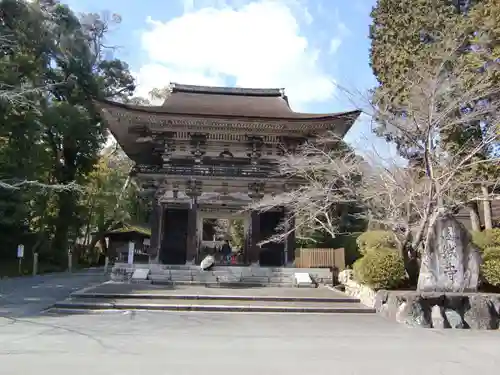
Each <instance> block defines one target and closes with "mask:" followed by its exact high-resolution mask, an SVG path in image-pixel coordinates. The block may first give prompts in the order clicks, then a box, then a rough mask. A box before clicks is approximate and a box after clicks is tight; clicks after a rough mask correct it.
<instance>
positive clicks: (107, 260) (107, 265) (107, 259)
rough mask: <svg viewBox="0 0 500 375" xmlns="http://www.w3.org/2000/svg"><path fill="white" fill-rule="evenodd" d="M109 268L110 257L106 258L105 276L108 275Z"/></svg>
mask: <svg viewBox="0 0 500 375" xmlns="http://www.w3.org/2000/svg"><path fill="white" fill-rule="evenodd" d="M108 267H109V257H105V258H104V274H105V275H106V274H107V273H108Z"/></svg>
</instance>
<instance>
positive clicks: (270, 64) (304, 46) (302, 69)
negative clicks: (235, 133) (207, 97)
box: [136, 0, 335, 110]
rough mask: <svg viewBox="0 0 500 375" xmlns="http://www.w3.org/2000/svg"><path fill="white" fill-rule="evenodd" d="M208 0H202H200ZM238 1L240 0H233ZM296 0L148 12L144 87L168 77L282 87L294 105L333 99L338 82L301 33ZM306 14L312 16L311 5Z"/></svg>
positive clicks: (188, 0)
mask: <svg viewBox="0 0 500 375" xmlns="http://www.w3.org/2000/svg"><path fill="white" fill-rule="evenodd" d="M202 1H203V0H202ZM232 1H233V2H234V1H235V0H232ZM297 1H298V0H293V4H294V5H293V6H292V5H291V4H292V3H291V2H289V1H280V2H277V1H270V0H261V1H252V2H247V3H246V4H244V5H240V6H234V5H233V6H230V5H229V3H230V1H229V0H226V1H220V0H219V1H218V7H205V8H202V9H199V7H198V4H197V1H193V0H184V5H185V9H186V10H189V11H188V12H187V13H185V14H184V15H182V16H180V17H178V18H174V19H171V20H169V21H167V22H161V21H158V20H154V19H153V18H152V17H151V18H149V19H148V23H149V26H150V28H149V29H148V30H147V31H144V33H143V34H142V47H143V48H144V50H145V51H146V53H147V56H148V58H149V62H148V63H147V64H145V65H143V66H142V67H141V68H140V69H139V71H138V72H136V75H137V78H138V84H139V94H141V95H145V94H147V92H148V91H149V90H151V89H152V88H154V87H163V86H165V85H166V84H168V83H169V82H170V81H172V82H179V83H191V84H208V85H224V84H228V83H234V84H235V85H236V86H242V87H278V88H281V87H284V88H286V91H287V94H288V96H289V98H290V100H291V104H292V106H293V107H294V109H296V110H301V109H302V110H303V109H305V107H306V106H307V104H309V103H312V102H321V101H326V100H328V99H331V98H332V96H333V93H334V89H335V84H334V80H333V77H331V76H330V75H329V74H327V73H326V72H325V71H324V70H323V69H322V68H321V66H320V64H319V61H318V56H319V51H318V50H314V49H312V48H311V47H310V45H309V43H308V40H307V38H305V37H304V36H303V35H301V33H300V26H299V21H298V18H297V17H299V16H296V12H294V11H293V10H292V8H293V9H295V10H297V6H298V4H299V3H298V2H297ZM301 9H302V10H303V11H304V13H302V15H301V16H300V17H302V18H303V21H304V22H307V18H308V15H309V16H310V14H309V13H308V12H307V8H304V7H303V8H301Z"/></svg>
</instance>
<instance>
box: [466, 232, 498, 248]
mask: <svg viewBox="0 0 500 375" xmlns="http://www.w3.org/2000/svg"><path fill="white" fill-rule="evenodd" d="M472 242H474V244H475V245H476V246H477V247H479V249H480V250H482V251H484V250H485V249H487V248H488V247H500V228H495V229H486V230H484V231H482V232H477V231H476V232H472Z"/></svg>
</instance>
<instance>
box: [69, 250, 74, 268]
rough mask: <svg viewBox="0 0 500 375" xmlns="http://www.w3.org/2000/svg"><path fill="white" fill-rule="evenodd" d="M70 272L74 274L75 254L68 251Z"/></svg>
mask: <svg viewBox="0 0 500 375" xmlns="http://www.w3.org/2000/svg"><path fill="white" fill-rule="evenodd" d="M68 272H73V254H72V253H71V251H68Z"/></svg>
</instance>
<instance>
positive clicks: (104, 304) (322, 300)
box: [52, 281, 375, 314]
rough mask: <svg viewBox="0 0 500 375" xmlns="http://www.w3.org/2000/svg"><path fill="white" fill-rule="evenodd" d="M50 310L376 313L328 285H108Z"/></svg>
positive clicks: (90, 290)
mask: <svg viewBox="0 0 500 375" xmlns="http://www.w3.org/2000/svg"><path fill="white" fill-rule="evenodd" d="M52 310H53V311H60V312H71V311H76V312H86V311H87V312H88V311H96V310H162V311H223V312H275V313H277V312H279V313H333V314H334V313H358V314H359V313H374V312H375V310H374V309H373V308H369V307H366V306H364V305H362V304H361V303H360V302H359V300H358V299H355V298H351V297H348V296H345V295H344V294H342V293H339V292H334V291H332V290H330V289H328V288H326V287H319V288H315V289H299V288H282V287H255V288H220V287H219V288H212V287H207V286H202V285H194V286H193V285H175V286H174V285H170V286H157V285H146V284H133V283H123V282H113V281H110V282H107V283H104V284H101V285H99V286H97V287H92V288H87V289H83V290H81V291H78V292H75V293H73V294H72V295H71V296H70V298H69V299H67V300H64V301H60V302H57V303H56V304H55V305H54V307H53V309H52Z"/></svg>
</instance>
